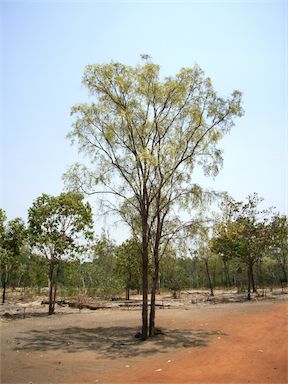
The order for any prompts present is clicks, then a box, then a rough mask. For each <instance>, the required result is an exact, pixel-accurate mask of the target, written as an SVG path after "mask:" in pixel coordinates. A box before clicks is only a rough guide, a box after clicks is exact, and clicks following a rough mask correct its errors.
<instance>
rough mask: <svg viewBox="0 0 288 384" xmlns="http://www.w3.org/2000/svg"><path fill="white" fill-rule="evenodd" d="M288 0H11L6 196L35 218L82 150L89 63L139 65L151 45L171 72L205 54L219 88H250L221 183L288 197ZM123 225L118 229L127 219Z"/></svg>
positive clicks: (272, 201) (6, 28)
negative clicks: (77, 130)
mask: <svg viewBox="0 0 288 384" xmlns="http://www.w3.org/2000/svg"><path fill="white" fill-rule="evenodd" d="M287 9H288V8H287V1H285V0H271V1H232V0H231V1H176V0H175V1H158V2H157V1H153V2H152V1H141V2H140V1H139V2H137V1H129V2H128V1H126V2H124V1H123V2H121V1H113V2H112V1H109V0H108V1H102V2H96V1H82V2H81V1H40V0H39V1H28V0H27V1H25V0H23V1H13V0H7V1H5V0H4V1H2V2H1V20H0V22H1V168H2V169H1V207H2V208H4V209H5V210H6V212H7V214H8V217H9V218H13V217H15V216H21V217H23V218H26V215H27V209H28V208H29V207H30V206H31V204H32V202H33V200H34V199H35V198H37V197H38V196H39V195H40V194H42V193H43V192H46V193H50V194H59V193H60V192H61V190H62V188H63V183H62V179H61V177H62V174H63V173H64V172H65V171H66V170H67V168H68V166H69V165H70V164H72V163H73V162H74V161H77V160H79V157H78V155H77V150H76V148H71V147H70V143H69V142H68V140H67V139H65V136H66V134H67V132H68V131H69V129H70V126H71V123H72V119H71V117H70V108H71V106H72V105H73V104H74V103H77V102H81V101H85V100H86V99H87V95H86V90H85V89H84V88H83V86H82V85H81V76H82V72H83V68H84V66H85V65H86V64H89V63H105V62H109V61H111V60H114V61H120V62H124V63H126V64H130V65H134V64H136V63H138V62H139V55H140V54H141V53H148V54H150V55H151V56H152V57H153V60H154V62H156V63H158V64H160V65H161V68H162V71H163V72H162V73H163V74H174V73H176V72H177V71H178V70H179V69H180V68H181V67H183V66H192V65H193V64H194V63H195V62H197V63H198V64H199V65H200V66H201V67H202V68H203V69H204V70H205V72H206V74H207V75H208V76H210V77H211V78H212V80H213V82H214V86H215V88H216V90H217V91H218V92H219V93H220V94H222V95H228V94H229V93H230V92H231V91H232V90H233V89H239V90H240V91H242V92H243V106H244V109H245V112H246V113H245V116H244V117H242V118H241V119H238V120H237V121H236V126H235V127H234V128H233V129H232V131H231V133H230V134H229V136H227V137H226V138H225V139H224V140H223V143H222V147H223V148H224V168H223V170H222V171H221V172H220V174H219V175H218V177H217V178H216V179H215V182H213V181H212V180H209V181H205V183H206V184H207V185H209V186H211V187H214V188H216V189H219V190H227V191H228V192H229V193H230V194H231V195H232V196H233V197H234V198H235V199H239V200H243V199H244V198H245V197H246V196H247V195H248V194H249V193H252V192H258V193H259V194H260V195H261V196H263V197H264V199H265V205H267V206H270V205H273V206H276V208H277V210H279V211H280V212H282V213H283V212H286V213H287V210H288V206H287V205H288V204H287V195H288V190H287V178H288V176H287V172H288V168H287V161H288V160H287V159H288V158H287V150H288V148H287V146H288V144H287V140H288V134H287V129H288V128H287V105H288V98H287V71H288V70H287V68H288V63H287V42H288V37H287V33H288V31H287V23H288V21H287V20H288V12H287ZM119 230H120V229H119Z"/></svg>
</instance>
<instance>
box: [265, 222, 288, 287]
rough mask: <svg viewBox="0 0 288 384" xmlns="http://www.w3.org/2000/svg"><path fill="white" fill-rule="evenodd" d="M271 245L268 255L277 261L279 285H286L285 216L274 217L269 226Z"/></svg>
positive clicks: (287, 230)
mask: <svg viewBox="0 0 288 384" xmlns="http://www.w3.org/2000/svg"><path fill="white" fill-rule="evenodd" d="M269 229H270V236H271V245H270V253H271V255H272V257H273V258H274V259H275V260H276V261H277V263H278V265H279V267H280V269H281V271H282V276H281V277H280V279H279V280H280V283H281V285H282V288H283V283H284V284H286V283H287V265H288V218H287V216H285V215H282V216H281V215H279V214H277V215H274V216H273V217H272V220H271V224H270V227H269Z"/></svg>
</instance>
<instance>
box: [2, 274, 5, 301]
mask: <svg viewBox="0 0 288 384" xmlns="http://www.w3.org/2000/svg"><path fill="white" fill-rule="evenodd" d="M2 288H3V292H2V304H4V303H5V300H6V280H5V279H4V280H3V284H2Z"/></svg>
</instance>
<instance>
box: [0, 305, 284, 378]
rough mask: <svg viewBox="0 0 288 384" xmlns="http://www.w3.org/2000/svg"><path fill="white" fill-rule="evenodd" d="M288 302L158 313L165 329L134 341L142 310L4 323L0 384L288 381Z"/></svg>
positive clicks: (105, 311) (113, 310)
mask: <svg viewBox="0 0 288 384" xmlns="http://www.w3.org/2000/svg"><path fill="white" fill-rule="evenodd" d="M287 314H288V303H287V301H286V300H281V301H277V302H270V301H264V302H258V303H255V302H253V303H247V302H246V303H232V304H231V303H229V304H216V305H206V306H205V305H193V306H192V305H191V306H189V307H182V308H181V307H180V308H172V309H159V310H158V311H157V324H158V326H160V327H161V328H162V329H163V330H164V333H165V334H164V335H159V336H157V337H156V338H155V339H153V340H151V341H150V340H149V341H147V342H141V341H139V340H138V339H136V338H135V337H134V335H135V334H136V332H137V331H138V329H139V324H140V315H141V313H140V310H139V308H137V309H130V310H123V309H122V310H121V309H119V308H114V309H109V310H108V309H107V310H101V311H88V310H82V311H79V310H78V311H76V310H75V311H72V312H67V313H59V314H56V315H54V316H50V317H47V316H43V314H42V313H39V314H38V315H37V316H35V317H27V318H25V319H17V320H9V319H2V321H1V328H2V332H1V333H2V336H1V345H2V350H1V383H3V384H4V383H30V384H31V383H33V384H44V383H53V384H54V383H57V384H58V383H123V384H124V383H209V384H212V383H229V384H230V383H259V384H262V383H271V384H277V383H279V384H280V383H281V384H285V383H288V372H287V364H288V360H287V358H288V348H287V340H288V337H287V335H288V330H287Z"/></svg>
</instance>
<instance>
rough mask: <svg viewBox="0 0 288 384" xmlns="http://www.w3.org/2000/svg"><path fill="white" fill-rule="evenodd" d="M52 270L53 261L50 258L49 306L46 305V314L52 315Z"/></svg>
mask: <svg viewBox="0 0 288 384" xmlns="http://www.w3.org/2000/svg"><path fill="white" fill-rule="evenodd" d="M53 270H54V263H53V261H52V260H51V261H50V268H49V307H48V315H53V313H54V310H53V288H54V287H53V283H54V282H53Z"/></svg>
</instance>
